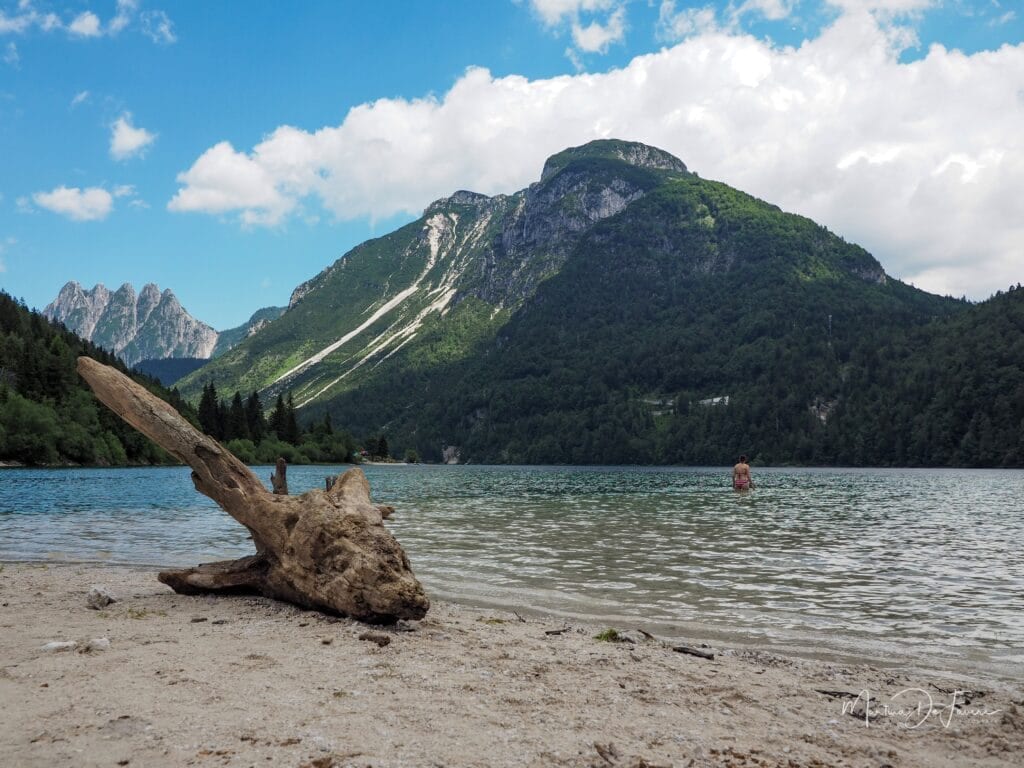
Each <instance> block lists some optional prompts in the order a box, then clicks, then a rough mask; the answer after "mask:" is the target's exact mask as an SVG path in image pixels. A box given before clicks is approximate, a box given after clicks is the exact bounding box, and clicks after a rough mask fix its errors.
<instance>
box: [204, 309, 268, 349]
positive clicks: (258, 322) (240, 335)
mask: <svg viewBox="0 0 1024 768" xmlns="http://www.w3.org/2000/svg"><path fill="white" fill-rule="evenodd" d="M286 309H287V307H264V308H263V309H257V310H256V311H255V312H253V314H252V317H250V318H249V319H248V320H247V321H246V322H245V323H243V324H242V325H239V326H238V327H236V328H229V329H228V330H226V331H221V332H220V336H218V337H217V345H216V346H215V347H214V348H213V354H212V355H210V357H218V356H220V355H222V354H224V353H225V352H227V351H228V350H229V349H231V348H232V347H235V346H237V345H238V344H240V343H241V342H243V341H245V340H246V339H247V338H249V337H250V336H252V335H253V334H254V333H256V331H258V330H260V329H261V328H263V327H265V326H266V325H267V324H268V323H272V322H273V321H274V320H277V318H279V317H280V316H281V315H283V314H284V312H285V310H286Z"/></svg>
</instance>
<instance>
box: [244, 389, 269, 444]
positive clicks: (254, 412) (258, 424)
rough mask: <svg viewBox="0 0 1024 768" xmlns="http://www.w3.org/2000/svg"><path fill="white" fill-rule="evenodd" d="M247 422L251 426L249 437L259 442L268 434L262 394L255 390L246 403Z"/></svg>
mask: <svg viewBox="0 0 1024 768" xmlns="http://www.w3.org/2000/svg"><path fill="white" fill-rule="evenodd" d="M245 422H246V426H247V427H248V428H249V438H250V439H251V440H252V441H253V442H254V443H259V441H260V440H262V439H263V438H264V437H266V434H267V420H266V418H264V416H263V403H262V402H260V396H259V395H258V394H257V393H256V392H253V393H252V394H251V395H249V399H248V400H247V401H246V403H245Z"/></svg>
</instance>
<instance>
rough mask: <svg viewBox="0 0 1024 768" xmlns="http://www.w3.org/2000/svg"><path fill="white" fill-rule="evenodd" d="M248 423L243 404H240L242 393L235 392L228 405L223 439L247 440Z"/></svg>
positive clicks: (248, 436)
mask: <svg viewBox="0 0 1024 768" xmlns="http://www.w3.org/2000/svg"><path fill="white" fill-rule="evenodd" d="M249 438H250V435H249V423H248V421H247V419H246V414H245V405H243V404H242V395H241V394H239V393H238V392H235V396H234V397H233V398H232V399H231V405H230V406H229V407H228V414H227V419H226V421H225V425H224V439H225V440H248V439H249Z"/></svg>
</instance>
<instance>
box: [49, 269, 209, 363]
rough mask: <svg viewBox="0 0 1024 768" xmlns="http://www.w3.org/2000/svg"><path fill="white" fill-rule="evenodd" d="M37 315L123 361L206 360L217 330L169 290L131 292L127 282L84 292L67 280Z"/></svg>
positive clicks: (150, 286)
mask: <svg viewBox="0 0 1024 768" xmlns="http://www.w3.org/2000/svg"><path fill="white" fill-rule="evenodd" d="M43 314H44V315H46V317H48V318H49V319H51V320H54V321H56V322H59V323H63V324H64V325H65V326H66V327H67V328H68V329H69V330H71V331H73V332H74V333H76V334H78V335H79V336H81V337H82V338H84V339H87V340H89V341H91V342H92V343H94V344H96V345H98V346H100V347H103V348H104V349H109V350H111V351H112V352H114V354H116V355H118V356H119V357H120V358H121V359H123V360H124V361H125V362H126V363H127V364H128V365H134V364H135V363H138V362H140V361H141V360H146V359H158V360H162V359H165V358H169V357H197V358H209V357H210V356H211V355H212V353H213V350H214V347H215V346H216V344H217V339H218V337H219V334H218V333H217V331H216V330H214V329H213V328H211V327H210V326H209V325H207V324H206V323H203V322H200V321H199V320H196V319H195V318H194V317H192V315H190V314H189V313H188V312H187V311H186V310H185V308H184V307H182V306H181V303H180V302H179V301H178V298H177V297H176V296H175V295H174V293H173V292H172V291H171V290H169V289H168V290H165V291H163V292H161V291H160V289H159V288H158V287H157V286H156V285H154V284H152V283H149V284H147V285H145V286H144V287H143V288H142V291H141V293H139V294H138V295H136V294H135V289H134V288H133V287H132V285H131V284H130V283H125V284H124V285H122V286H121V287H120V288H118V289H117V290H116V291H114V292H113V293H111V292H110V291H109V290H107V288H106V287H104V285H103V284H102V283H101V284H99V285H96V286H95V287H93V288H91V289H90V290H85V289H83V288H82V286H81V285H79V284H78V283H76V282H69V283H67V284H66V285H65V286H64V287H63V288H62V289H61V290H60V293H59V294H58V295H57V298H56V299H54V301H53V302H52V303H51V304H49V305H47V307H46V309H44V310H43Z"/></svg>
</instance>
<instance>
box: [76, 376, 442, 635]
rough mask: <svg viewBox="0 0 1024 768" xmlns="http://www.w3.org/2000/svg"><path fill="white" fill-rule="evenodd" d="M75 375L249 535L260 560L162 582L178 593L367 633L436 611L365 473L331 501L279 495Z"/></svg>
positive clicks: (119, 390) (120, 388)
mask: <svg viewBox="0 0 1024 768" xmlns="http://www.w3.org/2000/svg"><path fill="white" fill-rule="evenodd" d="M78 372H79V374H80V375H81V376H82V378H84V379H85V380H86V382H88V384H89V386H90V387H92V390H93V392H95V393H96V397H97V398H99V400H100V401H101V402H102V403H103V404H104V405H106V406H107V407H108V408H110V409H111V410H112V411H113V412H114V413H116V414H117V415H118V416H120V417H121V418H122V419H124V420H125V421H126V422H128V423H129V424H131V425H132V426H133V427H135V428H136V429H137V430H139V431H140V432H141V433H142V434H144V435H146V437H148V438H149V439H150V440H152V441H153V442H155V443H156V444H157V445H159V446H160V447H162V448H163V449H164V450H166V451H167V452H168V453H170V454H171V455H172V456H174V457H175V458H177V459H179V460H181V461H183V462H184V463H186V464H188V465H189V466H190V467H192V482H193V483H194V484H195V487H196V490H197V491H199V492H200V493H202V494H204V495H206V496H209V497H210V498H211V499H213V500H214V501H215V502H217V504H219V505H220V506H221V508H223V509H224V511H225V512H227V513H228V514H229V515H231V517H233V518H234V519H235V520H237V521H238V522H239V523H241V524H242V525H244V526H245V527H246V528H248V529H249V532H250V533H251V534H252V540H253V542H254V543H255V545H256V554H254V555H250V556H248V557H243V558H241V559H240V560H231V561H225V562H218V563H204V564H202V565H199V566H197V567H195V568H187V569H185V570H176V571H163V572H162V573H160V575H159V577H158V578H159V579H160V581H162V582H163V583H164V584H167V585H168V586H170V587H171V588H172V589H173V590H174V591H175V592H181V593H183V594H201V593H227V594H232V593H233V594H238V593H243V594H244V593H252V594H260V595H264V596H266V597H272V598H275V599H278V600H285V601H287V602H290V603H295V604H297V605H301V606H305V607H308V608H315V609H319V610H323V611H327V612H331V613H338V614H343V615H346V616H351V617H353V618H356V619H360V620H362V621H366V622H371V623H388V622H392V621H395V620H397V619H421V618H423V616H424V615H425V614H426V613H427V610H428V609H429V608H430V601H429V600H428V599H427V596H426V594H425V592H424V591H423V587H422V586H421V585H420V583H419V581H418V580H417V579H416V577H415V576H414V575H413V573H412V568H411V567H410V565H409V559H408V558H407V557H406V555H405V551H404V550H403V549H402V547H401V545H400V544H399V543H398V541H397V540H396V539H395V537H394V536H392V535H391V533H390V532H389V531H388V530H387V529H386V528H385V527H384V524H383V522H382V510H381V509H380V508H378V507H377V506H376V505H374V504H373V502H372V501H371V500H370V485H369V483H368V482H367V481H366V475H364V474H363V471H362V470H361V469H358V468H353V469H350V470H348V471H347V472H345V473H344V474H343V475H341V476H340V477H338V479H337V480H336V481H335V482H334V483H333V484H332V485H331V486H330V490H327V491H321V490H319V489H315V490H311V491H309V492H307V493H304V494H302V495H301V496H284V495H274V494H272V493H270V492H269V491H268V490H267V489H266V487H265V486H264V485H263V484H262V483H261V482H260V481H259V479H258V478H257V477H256V476H255V475H254V474H253V473H252V472H251V471H250V470H249V468H248V467H246V466H245V465H244V464H243V463H242V462H241V461H239V460H238V459H237V458H235V456H234V455H232V453H231V452H230V451H228V450H227V449H226V448H224V447H223V446H221V445H220V443H218V442H217V441H216V440H214V439H213V438H211V437H208V436H207V435H204V434H202V433H201V432H199V431H198V430H197V429H195V428H194V427H193V426H192V425H191V424H189V423H188V422H187V421H186V420H185V419H184V418H182V417H181V415H180V414H179V413H178V412H177V411H176V410H174V408H173V407H172V406H170V405H169V404H167V403H165V402H164V401H163V400H161V399H159V398H158V397H155V396H154V395H152V394H150V393H149V392H148V391H146V389H144V388H143V387H141V386H139V385H138V384H136V383H135V382H134V381H132V380H131V379H129V378H128V377H127V376H124V375H123V374H121V373H120V372H118V371H116V370H115V369H113V368H110V367H109V366H106V365H103V364H101V363H98V362H96V361H95V360H93V359H91V358H88V357H80V358H78ZM282 479H283V478H282ZM384 511H385V513H387V514H390V511H391V510H390V508H387V509H385V510H384Z"/></svg>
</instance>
